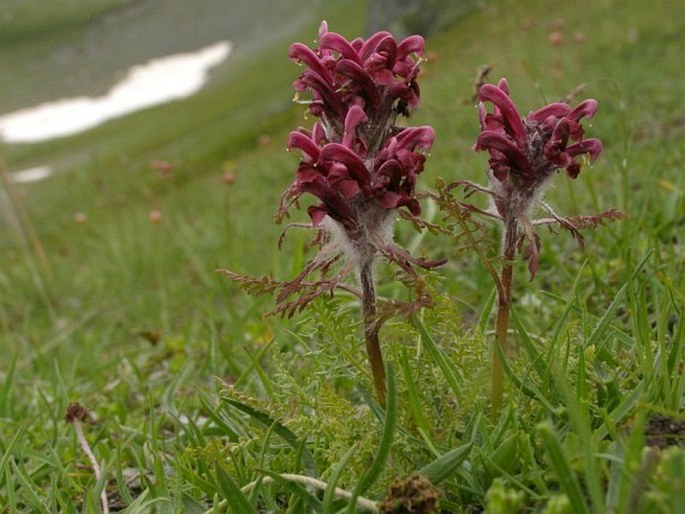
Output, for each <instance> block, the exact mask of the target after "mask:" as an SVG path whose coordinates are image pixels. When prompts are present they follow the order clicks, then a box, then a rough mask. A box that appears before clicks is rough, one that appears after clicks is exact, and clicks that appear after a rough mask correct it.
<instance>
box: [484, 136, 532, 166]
mask: <svg viewBox="0 0 685 514" xmlns="http://www.w3.org/2000/svg"><path fill="white" fill-rule="evenodd" d="M476 145H477V148H479V149H488V150H489V149H494V150H497V151H499V152H501V153H502V154H504V155H505V156H506V157H507V159H508V161H509V165H510V167H511V168H512V169H515V170H518V171H519V172H521V173H523V174H526V175H530V174H532V172H533V170H532V168H531V165H530V162H529V161H528V159H527V158H526V156H525V155H524V153H523V152H522V151H521V150H520V149H519V148H518V146H516V144H514V142H513V141H512V140H511V139H510V138H508V137H506V136H505V135H503V134H500V133H498V132H494V131H491V130H486V131H484V132H481V134H480V136H478V141H477V142H476Z"/></svg>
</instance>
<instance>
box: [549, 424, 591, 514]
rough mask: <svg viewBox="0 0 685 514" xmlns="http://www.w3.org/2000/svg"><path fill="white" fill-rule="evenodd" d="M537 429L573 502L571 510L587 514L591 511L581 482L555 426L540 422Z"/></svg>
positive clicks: (562, 484) (563, 487)
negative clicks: (581, 487) (555, 430)
mask: <svg viewBox="0 0 685 514" xmlns="http://www.w3.org/2000/svg"><path fill="white" fill-rule="evenodd" d="M536 431H537V433H538V435H539V436H540V438H541V439H542V443H543V445H544V447H545V450H547V455H548V456H549V460H550V461H551V463H552V467H553V468H554V470H555V471H556V473H557V477H558V478H559V483H560V484H561V487H562V489H563V490H564V492H565V493H566V496H568V499H569V501H570V502H571V510H572V511H573V512H574V513H575V514H587V513H588V512H589V511H588V507H587V505H586V503H585V499H584V498H583V493H582V491H581V489H580V484H579V483H578V479H577V478H576V475H575V474H574V473H573V470H572V469H571V465H570V464H569V462H568V460H567V459H566V456H565V455H564V451H563V449H562V447H561V443H560V442H559V439H558V438H557V434H556V433H555V432H554V427H553V426H552V424H551V423H550V422H549V421H547V422H543V423H539V424H538V425H537V427H536Z"/></svg>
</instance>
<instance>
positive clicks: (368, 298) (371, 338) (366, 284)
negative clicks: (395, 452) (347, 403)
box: [359, 259, 385, 407]
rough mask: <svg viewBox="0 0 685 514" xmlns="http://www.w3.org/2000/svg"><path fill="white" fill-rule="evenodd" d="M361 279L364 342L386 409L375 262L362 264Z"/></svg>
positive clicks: (368, 261)
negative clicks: (377, 315) (374, 276)
mask: <svg viewBox="0 0 685 514" xmlns="http://www.w3.org/2000/svg"><path fill="white" fill-rule="evenodd" d="M359 278H360V282H361V286H362V315H363V316H364V341H365V342H366V353H367V354H368V356H369V364H370V365H371V374H372V375H373V385H374V388H375V389H376V399H377V400H378V403H380V404H381V406H383V407H385V365H384V364H383V353H382V352H381V344H380V341H379V338H378V332H379V330H380V323H378V321H377V320H376V319H375V318H376V288H375V286H374V280H373V260H372V259H367V260H366V261H364V262H363V263H362V264H361V267H360V270H359Z"/></svg>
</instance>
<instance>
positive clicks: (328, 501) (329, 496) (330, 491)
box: [323, 445, 357, 514]
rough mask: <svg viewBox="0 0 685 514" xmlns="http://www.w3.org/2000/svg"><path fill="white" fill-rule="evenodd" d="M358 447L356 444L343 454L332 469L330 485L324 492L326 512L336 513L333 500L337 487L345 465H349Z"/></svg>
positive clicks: (329, 513)
mask: <svg viewBox="0 0 685 514" xmlns="http://www.w3.org/2000/svg"><path fill="white" fill-rule="evenodd" d="M356 449H357V446H356V445H354V446H352V447H351V448H350V449H349V450H347V452H345V455H343V456H342V459H340V461H339V462H338V463H337V464H336V465H335V466H334V467H333V470H332V471H331V477H330V479H329V480H328V487H326V490H325V491H324V493H323V511H324V513H325V514H334V512H335V511H334V508H333V502H334V501H335V488H336V487H337V486H338V481H339V480H340V474H341V473H342V471H343V469H345V466H347V463H348V462H349V461H350V459H351V458H352V456H353V455H354V452H355V450H356Z"/></svg>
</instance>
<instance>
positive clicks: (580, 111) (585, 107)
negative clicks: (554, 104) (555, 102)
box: [566, 98, 598, 121]
mask: <svg viewBox="0 0 685 514" xmlns="http://www.w3.org/2000/svg"><path fill="white" fill-rule="evenodd" d="M597 106H598V104H597V100H593V99H592V98H590V99H588V100H585V101H584V102H580V103H579V104H578V105H576V106H575V107H574V109H573V110H572V111H571V112H570V113H568V115H567V116H566V117H567V118H568V119H570V120H573V121H578V120H579V119H580V118H582V117H586V118H587V119H591V118H592V117H593V116H594V115H595V113H596V112H597Z"/></svg>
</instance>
